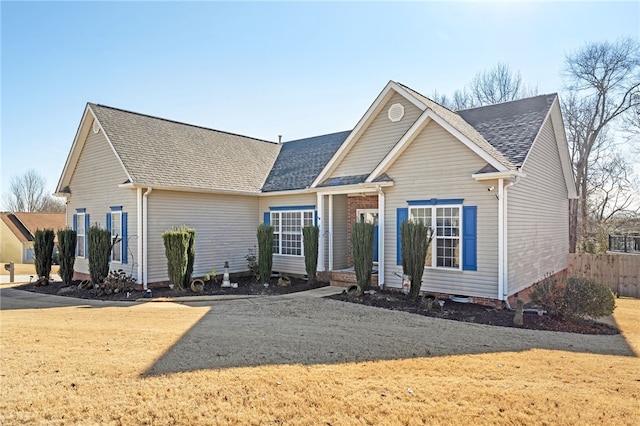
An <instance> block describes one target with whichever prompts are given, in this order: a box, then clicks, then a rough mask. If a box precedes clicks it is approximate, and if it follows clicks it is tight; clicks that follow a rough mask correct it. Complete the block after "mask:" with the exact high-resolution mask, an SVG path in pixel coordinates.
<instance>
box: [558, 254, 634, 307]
mask: <svg viewBox="0 0 640 426" xmlns="http://www.w3.org/2000/svg"><path fill="white" fill-rule="evenodd" d="M567 269H568V273H569V275H570V276H573V277H585V278H593V279H594V280H596V281H598V282H601V283H602V284H605V285H607V286H609V288H610V289H611V291H613V292H614V293H617V294H618V295H620V296H625V297H635V298H637V299H640V255H638V254H623V253H620V254H587V253H571V254H569V261H568V268H567Z"/></svg>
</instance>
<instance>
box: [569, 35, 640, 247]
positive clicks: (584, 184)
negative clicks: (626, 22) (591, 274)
mask: <svg viewBox="0 0 640 426" xmlns="http://www.w3.org/2000/svg"><path fill="white" fill-rule="evenodd" d="M639 53H640V49H639V47H638V43H637V42H635V41H634V40H632V39H620V40H618V41H616V42H613V43H610V42H602V43H590V44H587V45H585V46H584V47H583V48H582V49H580V50H578V51H577V52H574V53H571V54H569V55H567V57H566V70H565V76H566V78H567V90H568V96H567V98H566V100H565V102H564V112H565V121H566V122H565V124H566V127H567V135H568V138H569V144H570V146H571V154H572V160H573V167H574V172H575V176H576V183H577V191H578V199H577V200H571V202H570V204H569V249H570V251H571V252H575V251H576V247H577V244H578V239H579V238H580V236H584V235H586V234H587V225H588V215H589V191H590V185H589V182H590V178H592V177H593V176H592V174H593V173H594V171H593V166H594V165H595V164H598V163H599V161H600V156H601V155H602V153H603V152H605V147H606V146H605V145H606V144H607V137H606V129H607V128H608V127H609V126H610V125H612V124H614V123H616V122H619V123H622V122H623V120H624V118H625V116H627V115H628V114H631V113H633V112H635V111H637V110H638V108H639V106H640V91H639V90H640V56H639ZM614 210H615V209H614Z"/></svg>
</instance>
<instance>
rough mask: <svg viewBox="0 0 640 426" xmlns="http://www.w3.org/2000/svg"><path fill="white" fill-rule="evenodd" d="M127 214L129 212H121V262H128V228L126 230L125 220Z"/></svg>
mask: <svg viewBox="0 0 640 426" xmlns="http://www.w3.org/2000/svg"><path fill="white" fill-rule="evenodd" d="M128 216H129V213H126V212H123V213H122V263H128V260H129V254H128V253H129V252H128V251H127V248H128V247H127V239H128V238H127V237H128V234H129V232H128V230H127V221H128Z"/></svg>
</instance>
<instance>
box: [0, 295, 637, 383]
mask: <svg viewBox="0 0 640 426" xmlns="http://www.w3.org/2000/svg"><path fill="white" fill-rule="evenodd" d="M336 291H341V289H339V288H333V287H325V288H322V289H317V290H312V291H309V292H303V293H296V294H291V295H284V296H266V297H258V298H247V299H234V300H215V301H212V300H207V301H194V302H186V303H180V304H178V303H174V302H155V303H154V302H140V303H135V302H125V303H122V302H103V301H90V300H80V299H73V298H67V297H61V296H45V295H40V294H34V293H28V292H24V291H21V290H16V289H12V288H3V289H1V290H0V298H1V303H0V307H1V309H2V310H6V309H29V308H55V307H69V306H87V307H109V306H119V307H122V308H123V309H125V310H127V312H128V313H127V318H128V321H137V320H136V317H135V316H136V315H138V314H137V313H138V312H139V313H140V315H142V314H143V311H148V310H149V309H152V308H153V307H154V306H156V305H161V306H163V309H160V310H157V309H156V310H155V311H157V312H154V315H157V316H156V317H154V318H156V320H155V321H154V322H155V323H156V324H161V323H162V321H163V320H162V316H161V315H163V314H162V312H164V311H167V310H177V309H181V310H184V309H185V308H187V309H188V307H207V308H208V309H209V310H208V311H207V313H206V314H204V315H203V316H202V318H200V320H199V321H197V322H196V323H195V325H194V326H193V327H191V328H190V329H189V330H187V331H186V332H185V333H184V334H183V335H182V336H181V337H180V338H179V339H178V340H177V341H176V342H175V343H174V344H173V345H172V346H171V347H170V348H168V349H167V350H166V351H165V352H164V353H163V354H162V356H161V357H160V358H158V359H157V360H156V361H155V362H154V363H153V364H152V365H151V366H149V368H148V369H147V371H146V372H145V375H157V374H163V373H173V372H183V371H194V370H199V369H216V368H229V367H244V366H254V365H266V364H271V365H273V364H292V363H294V364H295V363H300V364H307V365H308V364H334V363H343V362H354V361H355V362H357V361H366V360H386V359H402V358H415V357H432V356H444V355H458V354H459V355H463V354H478V353H491V352H503V351H515V352H517V351H527V350H530V349H536V348H540V349H550V350H564V351H574V352H586V353H596V354H606V355H619V356H635V353H634V351H633V349H632V348H631V347H630V346H629V344H628V343H627V341H626V340H625V338H624V337H623V335H614V336H590V335H578V334H571V333H558V332H543V331H533V330H522V329H516V328H506V327H492V326H487V325H479V324H470V323H462V322H456V321H450V320H442V319H436V318H428V317H422V316H419V315H413V314H408V313H404V312H396V311H388V310H384V309H381V308H373V307H367V306H362V305H356V304H349V303H344V302H339V301H335V300H329V299H323V298H322V296H323V295H326V294H330V293H334V292H336ZM185 305H186V306H185ZM156 307H159V306H156ZM150 326H151V327H153V325H150Z"/></svg>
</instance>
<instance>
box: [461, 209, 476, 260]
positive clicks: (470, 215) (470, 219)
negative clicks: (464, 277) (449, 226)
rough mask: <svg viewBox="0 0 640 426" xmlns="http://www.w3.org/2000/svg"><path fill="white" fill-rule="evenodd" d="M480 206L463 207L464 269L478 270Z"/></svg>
mask: <svg viewBox="0 0 640 426" xmlns="http://www.w3.org/2000/svg"><path fill="white" fill-rule="evenodd" d="M477 248H478V207H476V206H463V207H462V269H464V270H465V271H477V270H478V260H477Z"/></svg>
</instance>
